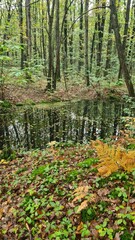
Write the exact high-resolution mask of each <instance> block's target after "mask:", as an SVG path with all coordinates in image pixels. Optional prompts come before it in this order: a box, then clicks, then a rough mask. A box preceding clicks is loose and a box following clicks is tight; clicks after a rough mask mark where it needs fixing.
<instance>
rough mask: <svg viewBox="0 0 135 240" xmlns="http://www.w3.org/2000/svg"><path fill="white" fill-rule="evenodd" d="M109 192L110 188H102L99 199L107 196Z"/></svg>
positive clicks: (99, 191)
mask: <svg viewBox="0 0 135 240" xmlns="http://www.w3.org/2000/svg"><path fill="white" fill-rule="evenodd" d="M109 192H110V191H109V189H108V188H100V189H99V190H98V192H97V193H98V195H99V197H102V196H106V195H107V194H108V193H109Z"/></svg>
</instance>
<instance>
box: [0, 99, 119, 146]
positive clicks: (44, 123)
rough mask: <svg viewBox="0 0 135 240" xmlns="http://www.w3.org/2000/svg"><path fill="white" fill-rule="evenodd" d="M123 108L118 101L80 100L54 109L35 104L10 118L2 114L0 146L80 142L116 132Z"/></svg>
mask: <svg viewBox="0 0 135 240" xmlns="http://www.w3.org/2000/svg"><path fill="white" fill-rule="evenodd" d="M122 109H123V107H122V105H120V104H119V103H109V102H97V101H95V102H90V101H82V102H78V103H75V104H73V103H72V105H71V106H64V107H62V108H57V109H49V110H45V109H40V108H36V107H34V108H30V109H25V110H24V111H20V112H18V113H16V115H15V116H14V115H12V117H11V116H10V115H5V116H6V117H5V118H3V120H2V121H3V124H2V125H1V126H0V147H1V148H3V145H4V144H6V145H7V146H8V147H9V146H10V145H12V146H16V147H25V148H26V149H30V148H44V147H45V145H46V144H47V143H48V142H49V141H54V140H55V141H58V142H59V141H68V140H73V141H74V142H81V143H82V142H87V141H89V140H90V139H93V140H95V139H96V138H97V137H100V138H105V137H107V136H111V135H114V134H115V135H116V134H117V131H118V126H119V119H120V116H121V115H122ZM7 116H8V117H7Z"/></svg>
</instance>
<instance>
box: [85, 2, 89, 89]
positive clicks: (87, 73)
mask: <svg viewBox="0 0 135 240" xmlns="http://www.w3.org/2000/svg"><path fill="white" fill-rule="evenodd" d="M88 8H89V0H85V12H86V14H85V41H84V42H85V79H86V85H87V86H89V85H90V82H89V61H88Z"/></svg>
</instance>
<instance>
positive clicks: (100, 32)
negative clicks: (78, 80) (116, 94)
mask: <svg viewBox="0 0 135 240" xmlns="http://www.w3.org/2000/svg"><path fill="white" fill-rule="evenodd" d="M98 3H99V0H98ZM105 5H106V1H104V2H103V3H102V7H103V8H104V9H103V12H102V15H101V14H100V13H98V24H97V26H98V46H97V71H96V76H97V77H98V76H99V75H100V71H101V69H100V67H101V60H102V46H103V35H104V27H105V14H106V9H105Z"/></svg>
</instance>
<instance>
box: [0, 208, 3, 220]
mask: <svg viewBox="0 0 135 240" xmlns="http://www.w3.org/2000/svg"><path fill="white" fill-rule="evenodd" d="M2 215H3V209H2V208H0V219H1V218H2Z"/></svg>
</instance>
